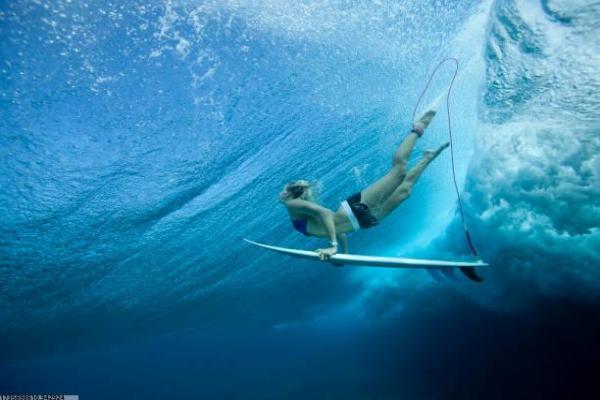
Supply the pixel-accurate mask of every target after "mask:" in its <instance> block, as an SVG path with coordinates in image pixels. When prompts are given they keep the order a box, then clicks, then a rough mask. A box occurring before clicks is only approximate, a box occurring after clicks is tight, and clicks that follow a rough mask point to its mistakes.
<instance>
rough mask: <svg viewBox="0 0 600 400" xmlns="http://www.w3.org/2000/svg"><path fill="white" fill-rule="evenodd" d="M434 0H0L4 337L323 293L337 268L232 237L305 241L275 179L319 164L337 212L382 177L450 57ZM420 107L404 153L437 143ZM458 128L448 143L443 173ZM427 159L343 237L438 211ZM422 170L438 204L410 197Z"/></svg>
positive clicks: (408, 230)
mask: <svg viewBox="0 0 600 400" xmlns="http://www.w3.org/2000/svg"><path fill="white" fill-rule="evenodd" d="M435 4H436V6H435V7H431V6H429V5H427V4H424V3H423V2H421V1H412V2H403V3H402V4H393V3H388V2H382V3H380V4H371V2H354V1H352V2H348V1H308V2H302V3H296V2H276V1H275V2H264V3H261V4H260V5H258V4H257V3H256V2H253V1H221V0H219V1H217V0H215V1H167V2H164V3H161V2H153V3H152V4H148V2H147V1H133V2H128V3H127V5H125V4H123V5H120V4H118V3H114V2H109V1H105V2H102V1H100V2H96V3H94V4H87V3H80V2H71V1H51V2H29V1H16V2H10V3H9V4H6V5H3V6H2V7H3V12H2V14H1V18H2V20H1V22H2V24H1V32H0V33H1V35H2V37H3V38H6V40H3V41H2V43H1V46H2V47H1V50H2V57H3V60H2V63H3V64H2V71H1V73H2V94H1V96H0V101H1V103H0V104H1V112H2V121H3V124H2V128H1V129H2V135H1V139H0V140H1V143H0V148H1V149H2V150H1V151H2V165H1V169H2V173H1V174H0V179H1V180H2V184H1V189H0V190H1V192H0V205H1V208H0V221H1V222H0V237H1V239H0V240H1V242H0V246H1V247H0V251H1V253H0V254H1V263H2V269H1V270H0V274H1V276H0V280H1V281H2V286H3V290H2V291H1V293H0V302H1V303H2V304H3V307H2V308H1V311H0V327H1V328H0V329H1V335H2V338H3V339H4V341H5V343H11V341H16V342H23V341H26V339H24V338H29V339H30V340H31V342H32V343H38V342H39V341H37V340H35V338H33V336H30V335H32V334H31V333H28V332H34V331H35V328H36V327H38V328H39V327H42V326H43V327H44V329H45V332H47V337H48V339H47V340H45V343H43V344H40V346H46V345H48V343H50V347H52V348H61V346H62V345H64V346H66V347H69V346H72V340H70V338H73V337H75V338H77V342H82V343H83V342H86V340H87V339H86V338H90V340H93V338H94V337H113V336H115V335H116V336H119V335H125V336H127V335H129V334H130V335H134V336H135V335H140V334H142V332H144V334H151V333H152V332H161V331H165V330H167V331H168V330H176V329H181V328H184V327H190V326H206V325H217V326H221V325H226V324H232V323H234V324H250V325H251V324H268V325H269V324H277V323H280V322H282V321H284V320H287V319H289V318H291V319H294V318H297V316H298V315H301V314H302V312H303V311H302V310H304V309H306V308H307V307H311V306H312V305H314V304H315V303H316V304H318V303H319V302H326V301H327V299H331V298H336V297H339V296H340V293H341V292H343V291H344V290H345V289H344V287H345V284H344V283H341V282H340V280H339V277H338V278H335V277H334V276H333V275H329V274H327V271H324V270H323V269H320V268H314V266H312V265H311V264H307V263H300V266H299V267H296V264H290V262H289V260H283V259H279V258H277V257H272V256H271V255H269V254H264V253H262V252H261V251H260V250H257V249H252V248H249V247H248V246H247V245H245V244H244V243H243V242H242V241H241V240H240V239H241V237H243V236H247V237H250V238H252V239H255V240H263V241H266V242H271V243H277V244H281V245H289V246H294V247H309V248H310V247H313V246H314V247H318V246H319V245H321V243H320V242H319V241H317V240H312V241H309V242H308V243H307V242H306V240H305V239H304V238H303V237H300V236H299V235H297V234H295V233H294V232H293V230H292V229H291V226H290V224H289V221H288V219H287V214H286V212H285V210H284V209H283V207H281V206H280V205H279V204H278V202H277V194H278V193H279V191H280V190H281V187H282V185H283V184H284V183H285V182H287V181H288V180H291V179H297V178H305V179H314V180H320V181H321V183H322V185H323V193H322V196H321V200H322V201H323V203H324V204H326V205H328V206H330V207H337V205H338V204H339V202H340V201H341V200H343V198H344V197H347V196H349V195H351V194H352V193H353V192H355V191H356V190H360V188H362V187H363V186H364V185H365V184H367V183H368V182H370V181H371V180H373V179H375V178H377V177H378V176H380V175H382V174H383V173H385V172H386V170H387V168H388V166H389V164H390V160H391V156H392V152H393V150H394V148H395V146H397V145H398V144H399V142H400V140H401V138H402V135H403V134H404V132H406V131H407V130H408V129H409V127H410V125H411V121H410V114H411V112H412V107H413V104H414V102H415V101H416V98H417V91H418V90H420V89H421V88H422V86H423V84H424V81H425V79H426V78H427V77H428V73H429V72H430V70H431V68H430V67H431V64H432V62H437V61H439V60H441V59H442V58H443V57H444V56H447V55H450V54H451V53H450V52H449V49H448V44H449V43H451V42H452V40H453V37H454V36H455V34H456V33H457V32H460V30H461V27H462V23H463V21H464V20H465V19H466V18H468V17H469V15H471V14H472V12H473V11H472V10H473V9H474V7H475V6H476V4H475V2H461V4H460V5H455V4H452V2H444V1H436V2H435ZM439 20H444V21H445V25H444V27H443V29H442V28H441V27H440V26H439V25H438V24H436V23H435V22H436V21H439ZM465 61H468V60H465ZM451 72H452V71H451V70H443V71H442V73H441V74H440V76H439V77H438V78H437V79H436V81H435V82H434V87H433V88H432V91H431V93H430V94H428V97H427V98H426V99H425V102H426V103H425V104H427V103H429V104H430V105H431V104H435V101H439V99H438V100H436V99H437V98H438V97H439V95H440V94H441V93H443V89H444V87H445V86H446V85H447V82H448V78H449V77H450V76H451ZM464 82H465V81H464V80H463V83H464ZM458 90H462V91H463V92H473V87H472V86H469V85H467V84H464V85H463V86H462V87H461V89H458ZM459 94H460V93H459V92H457V93H456V95H457V99H469V98H473V96H466V95H465V96H459ZM461 104H463V105H470V106H474V104H475V103H474V102H469V101H468V100H457V103H456V105H455V107H456V109H457V111H456V114H457V120H460V121H463V122H460V123H458V125H459V126H460V125H461V124H462V125H463V126H468V125H469V124H471V125H472V124H473V119H471V120H467V119H465V120H462V119H461V118H459V117H460V114H461V112H462V111H460V110H462V109H464V107H461ZM465 107H466V106H465ZM464 121H466V122H464ZM435 124H436V125H434V126H433V127H432V133H431V135H429V136H428V137H427V138H426V139H425V140H424V141H423V142H422V144H421V145H420V149H422V148H424V147H425V146H427V147H430V146H433V145H437V144H439V143H440V142H442V141H443V140H445V138H446V136H445V135H446V133H445V132H444V129H443V127H444V120H443V119H442V118H441V117H440V118H439V120H438V121H436V122H435ZM471 140H472V138H471V137H470V136H468V135H465V136H463V137H462V138H461V139H459V141H461V142H462V143H463V144H464V146H461V149H463V150H461V152H463V153H464V155H465V156H464V157H461V160H463V161H462V162H461V163H459V164H461V165H459V171H462V174H463V175H464V171H465V169H466V165H467V162H468V156H466V155H467V154H468V152H469V144H470V142H471ZM416 156H418V155H416ZM447 162H448V160H447V159H445V160H444V161H443V162H440V163H439V164H437V165H436V166H435V167H432V169H431V171H430V174H429V175H428V177H426V178H424V180H423V182H424V183H423V185H422V187H421V189H420V190H421V192H417V193H415V195H414V196H413V197H414V199H413V200H411V203H410V204H407V206H406V207H405V208H404V209H403V210H404V211H403V213H399V214H398V215H397V216H396V217H395V218H396V219H395V220H390V221H395V222H390V224H389V225H388V226H387V227H386V228H385V229H381V230H379V231H378V232H367V233H366V235H365V238H371V239H369V240H366V239H365V240H364V241H361V242H359V241H358V240H355V241H354V249H355V251H364V250H365V249H366V248H367V243H377V242H376V241H375V240H374V239H377V238H380V239H381V238H385V237H388V239H387V240H386V241H383V243H387V244H388V246H389V243H402V242H403V241H407V240H411V239H412V238H413V236H414V235H415V232H421V231H423V229H424V228H425V227H426V226H427V225H428V224H429V222H431V220H435V219H436V215H437V214H440V213H442V214H444V215H448V214H449V213H450V212H451V210H452V207H453V205H452V200H451V199H452V197H451V192H450V189H451V187H450V186H449V181H448V174H447V172H448V169H447V168H448V164H447ZM428 182H429V183H428ZM434 184H435V185H436V191H437V192H438V193H440V195H444V194H446V198H445V199H438V198H432V196H429V195H428V194H427V193H428V190H427V187H428V185H434ZM419 210H420V211H419ZM417 211H419V212H417ZM394 225H396V228H394ZM386 229H387V231H386ZM369 235H370V236H369ZM379 243H382V241H379ZM307 287H311V288H313V289H311V295H310V296H307V291H306V288H307ZM282 296H283V297H284V298H285V299H286V301H282V300H281V298H282ZM256 310H262V311H256ZM123 332H130V333H128V334H123ZM70 342H71V343H70ZM9 349H10V347H9V346H6V347H5V348H4V349H3V350H4V351H6V352H9Z"/></svg>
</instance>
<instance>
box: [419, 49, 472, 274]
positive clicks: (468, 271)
mask: <svg viewBox="0 0 600 400" xmlns="http://www.w3.org/2000/svg"><path fill="white" fill-rule="evenodd" d="M446 61H453V62H454V65H455V67H454V74H453V75H452V79H451V80H450V85H449V86H448V91H447V93H446V112H447V113H448V136H449V137H450V163H451V165H452V181H453V183H454V190H455V192H456V198H457V199H458V209H459V213H460V220H461V223H462V227H463V230H464V232H465V238H466V240H467V244H468V246H469V249H470V250H471V253H472V254H473V255H474V256H475V257H478V258H479V252H478V251H477V248H475V244H474V243H473V239H472V238H471V234H470V233H469V230H468V229H467V224H466V222H465V212H464V210H463V204H462V199H461V197H460V190H459V189H458V183H457V182H456V171H455V167H454V143H453V140H452V124H451V122H450V121H451V117H450V93H451V92H452V86H453V85H454V80H455V78H456V75H457V74H458V60H457V59H456V58H454V57H448V58H446V59H444V60H442V61H440V62H439V63H438V65H437V66H436V67H435V69H434V70H433V72H432V73H431V75H430V76H429V80H428V81H427V84H425V87H424V88H423V91H421V94H420V95H419V99H418V100H417V103H416V104H415V108H414V109H413V113H412V122H413V124H414V123H415V117H416V114H417V109H418V107H419V104H420V103H421V100H422V99H423V96H424V95H425V93H426V92H427V89H428V88H429V85H430V84H431V81H432V80H433V77H434V76H435V74H436V72H437V71H438V69H439V68H440V67H441V66H442V65H443V64H444V63H445V62H446ZM460 270H461V271H462V273H463V274H465V275H466V276H467V277H468V278H469V279H471V280H473V281H475V282H481V281H482V280H483V279H481V277H480V276H478V275H477V273H476V272H475V268H473V267H461V268H460Z"/></svg>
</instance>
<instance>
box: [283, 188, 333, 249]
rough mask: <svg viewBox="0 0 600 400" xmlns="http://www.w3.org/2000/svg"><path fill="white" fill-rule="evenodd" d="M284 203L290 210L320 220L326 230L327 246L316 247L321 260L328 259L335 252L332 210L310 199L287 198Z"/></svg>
mask: <svg viewBox="0 0 600 400" xmlns="http://www.w3.org/2000/svg"><path fill="white" fill-rule="evenodd" d="M286 205H287V207H288V208H289V209H290V210H293V211H295V212H296V213H300V214H306V215H310V216H312V217H315V218H318V219H320V220H321V222H322V224H323V226H324V227H325V231H326V232H327V237H328V238H329V247H327V248H324V249H317V252H318V253H319V257H320V258H321V260H325V259H328V258H329V257H331V256H332V255H334V254H335V253H337V240H336V237H337V235H336V232H335V222H334V219H333V215H334V213H333V211H331V210H330V209H328V208H325V207H322V206H320V205H318V204H316V203H313V202H311V201H306V200H302V199H293V200H289V201H287V202H286Z"/></svg>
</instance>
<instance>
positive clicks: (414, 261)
mask: <svg viewBox="0 0 600 400" xmlns="http://www.w3.org/2000/svg"><path fill="white" fill-rule="evenodd" d="M243 239H244V240H245V241H246V242H248V243H250V244H252V245H254V246H258V247H261V248H263V249H267V250H271V251H274V252H277V253H282V254H287V255H289V256H292V257H299V258H305V259H308V260H314V261H321V260H319V254H318V253H317V252H316V251H309V250H298V249H290V248H287V247H278V246H271V245H268V244H264V243H258V242H255V241H253V240H249V239H246V238H243ZM323 262H329V263H331V264H344V265H361V266H366V267H388V268H461V270H462V269H463V268H473V267H487V266H489V264H487V263H485V262H483V261H481V260H479V261H475V262H465V261H440V260H426V259H421V258H402V257H378V256H363V255H357V254H334V255H333V256H331V258H330V259H329V260H325V261H323ZM463 272H464V271H463Z"/></svg>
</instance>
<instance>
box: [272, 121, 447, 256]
mask: <svg viewBox="0 0 600 400" xmlns="http://www.w3.org/2000/svg"><path fill="white" fill-rule="evenodd" d="M434 115H435V111H427V112H426V113H425V114H423V116H422V117H421V118H420V119H419V120H418V121H417V122H416V123H415V124H414V126H413V128H412V129H411V131H410V133H409V134H408V136H407V137H406V138H405V139H404V141H403V142H402V143H401V144H400V146H399V147H398V149H397V150H396V151H395V153H394V157H393V160H392V167H391V168H390V170H389V172H388V173H387V174H386V175H385V176H384V177H382V178H381V179H379V180H377V181H376V182H374V183H373V184H371V185H370V186H368V187H367V188H366V189H364V190H362V191H360V192H358V193H355V194H353V195H352V196H350V197H348V198H347V199H346V200H344V201H343V202H342V203H341V205H340V207H339V208H338V210H337V211H336V212H333V211H332V210H330V209H328V208H325V207H323V206H321V205H319V204H318V203H317V202H316V201H315V200H314V197H313V188H312V186H311V184H310V182H308V181H305V180H298V181H292V182H290V183H288V184H286V185H285V186H284V188H283V190H282V191H281V193H279V198H280V200H281V202H282V203H283V204H284V205H285V207H286V208H287V210H288V213H289V215H290V219H291V221H292V225H293V226H294V228H295V229H296V230H297V231H299V232H301V233H302V234H304V235H306V236H318V237H324V238H328V239H329V247H326V248H323V249H317V252H318V253H319V258H320V259H321V260H326V259H329V258H330V257H331V256H332V255H334V254H335V253H337V251H338V243H339V244H340V245H341V247H342V252H344V253H347V252H348V240H347V238H346V233H348V232H355V231H358V230H359V229H361V228H362V229H367V228H370V227H372V226H375V225H377V224H379V222H380V221H381V220H382V219H383V218H385V217H386V216H387V215H388V214H390V213H391V212H392V211H393V210H394V209H396V207H398V205H399V204H400V203H402V202H403V201H404V200H406V199H407V198H408V197H409V196H410V192H411V189H412V187H413V185H414V184H415V183H416V181H417V179H419V176H421V174H422V173H423V171H424V170H425V168H427V166H428V165H429V163H431V162H432V161H433V160H434V159H435V158H436V157H437V156H438V155H439V154H440V153H441V152H442V151H444V149H446V148H447V147H448V146H449V144H450V143H444V144H443V145H442V146H440V147H438V148H437V149H436V150H426V151H424V152H423V156H422V158H421V160H420V161H419V162H418V163H417V165H415V166H414V167H413V168H412V169H410V170H409V171H407V170H406V167H407V164H408V156H409V155H410V152H411V151H412V149H413V148H414V146H415V144H416V142H417V139H419V138H420V137H421V136H422V135H423V133H424V131H425V129H426V128H427V127H428V126H429V124H430V123H431V120H432V119H433V117H434Z"/></svg>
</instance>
